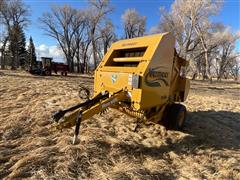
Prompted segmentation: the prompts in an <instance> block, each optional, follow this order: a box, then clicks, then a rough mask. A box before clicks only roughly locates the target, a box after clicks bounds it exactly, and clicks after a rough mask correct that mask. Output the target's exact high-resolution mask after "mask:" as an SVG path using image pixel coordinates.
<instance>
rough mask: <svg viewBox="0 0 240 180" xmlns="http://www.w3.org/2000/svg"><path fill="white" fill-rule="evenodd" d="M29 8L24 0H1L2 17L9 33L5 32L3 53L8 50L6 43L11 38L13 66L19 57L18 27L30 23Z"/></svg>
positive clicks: (0, 12)
mask: <svg viewBox="0 0 240 180" xmlns="http://www.w3.org/2000/svg"><path fill="white" fill-rule="evenodd" d="M28 15H29V8H28V6H26V5H25V4H24V3H23V1H22V0H8V1H7V0H1V1H0V19H1V22H2V25H4V26H5V29H6V30H7V33H6V34H5V37H4V40H3V48H2V49H3V55H4V54H5V51H6V45H7V42H8V41H9V40H11V41H12V46H11V47H10V51H11V55H12V63H11V64H12V68H15V66H16V63H17V62H18V61H19V59H18V49H19V46H18V42H17V39H19V35H18V34H16V32H17V31H16V27H19V28H20V29H23V28H25V27H26V26H27V24H28V23H29V19H28Z"/></svg>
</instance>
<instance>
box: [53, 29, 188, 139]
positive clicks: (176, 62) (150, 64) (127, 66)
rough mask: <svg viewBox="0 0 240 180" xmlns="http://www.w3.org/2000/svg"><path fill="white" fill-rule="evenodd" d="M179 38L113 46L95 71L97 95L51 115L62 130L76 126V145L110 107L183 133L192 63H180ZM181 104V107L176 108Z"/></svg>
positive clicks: (154, 38) (147, 39)
mask: <svg viewBox="0 0 240 180" xmlns="http://www.w3.org/2000/svg"><path fill="white" fill-rule="evenodd" d="M174 46H175V38H174V37H173V35H172V34H170V33H163V34H157V35H151V36H145V37H139V38H133V39H126V40H121V41H118V42H115V43H113V44H112V46H111V48H110V49H109V50H108V52H107V53H106V54H105V56H104V58H103V60H102V61H101V63H100V64H99V66H98V68H97V69H96V70H95V76H94V95H93V97H92V98H89V97H88V95H89V94H90V92H89V90H87V89H84V91H82V95H85V96H86V99H87V100H86V101H85V102H83V103H81V104H77V105H75V106H73V107H70V108H68V109H65V110H59V111H58V112H56V113H55V114H54V115H53V119H54V120H55V121H56V122H57V127H58V128H60V129H63V128H70V127H73V126H75V135H74V139H73V143H75V142H76V138H77V136H78V134H79V129H80V124H81V122H82V121H84V120H86V119H89V118H90V117H92V116H93V115H95V114H98V113H102V112H104V111H105V110H106V109H107V108H115V109H118V110H120V111H121V112H123V113H125V114H128V115H130V116H132V117H136V118H138V123H137V124H136V128H135V130H136V129H137V127H138V126H139V124H140V123H145V122H147V121H151V122H154V123H160V124H162V125H164V126H165V127H166V128H167V129H173V130H181V129H182V128H183V125H184V122H185V117H186V108H185V106H184V105H182V104H180V102H183V101H185V100H186V98H187V95H188V91H189V88H190V84H189V80H188V79H187V78H186V77H185V67H186V66H187V65H188V62H187V61H186V60H184V59H182V58H180V57H179V56H178V55H177V53H176V50H175V48H174ZM176 102H177V103H176Z"/></svg>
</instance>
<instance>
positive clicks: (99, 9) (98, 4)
mask: <svg viewBox="0 0 240 180" xmlns="http://www.w3.org/2000/svg"><path fill="white" fill-rule="evenodd" d="M89 2H90V8H89V9H88V13H87V14H88V28H89V37H90V40H91V45H92V51H93V61H94V68H95V69H96V67H97V61H98V58H97V46H96V40H97V39H98V37H96V32H97V26H98V25H99V24H100V23H101V21H102V20H103V19H104V18H105V17H106V15H107V14H108V13H110V12H111V11H112V10H113V8H112V7H110V5H109V1H108V0H90V1H89Z"/></svg>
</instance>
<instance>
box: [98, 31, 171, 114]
mask: <svg viewBox="0 0 240 180" xmlns="http://www.w3.org/2000/svg"><path fill="white" fill-rule="evenodd" d="M174 43H175V39H174V37H173V36H172V35H171V34H170V33H163V34H160V35H159V34H157V35H151V36H145V37H140V38H133V39H127V40H121V41H118V42H116V43H114V44H113V45H112V46H111V48H110V49H109V51H108V52H107V54H106V55H105V56H104V58H103V60H102V62H101V63H100V64H99V66H98V68H97V69H96V71H95V81H94V94H95V95H96V94H98V93H99V92H101V91H104V90H107V91H109V92H110V93H111V92H115V91H116V90H119V89H127V90H128V92H129V93H130V94H131V96H132V97H131V102H132V104H133V107H134V108H135V109H136V110H140V109H147V108H150V107H154V106H156V105H161V104H164V103H166V101H167V100H168V97H169V91H170V83H171V82H170V81H171V72H172V64H173V58H174V45H175V44H174ZM133 75H137V76H138V77H139V85H138V87H137V88H136V87H132V85H131V82H130V81H131V76H133Z"/></svg>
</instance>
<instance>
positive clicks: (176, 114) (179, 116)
mask: <svg viewBox="0 0 240 180" xmlns="http://www.w3.org/2000/svg"><path fill="white" fill-rule="evenodd" d="M186 114H187V110H186V107H185V106H184V105H182V104H172V105H170V107H169V108H168V111H167V116H166V128H167V129H168V130H176V131H181V130H182V129H183V127H184V124H185V120H186Z"/></svg>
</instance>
